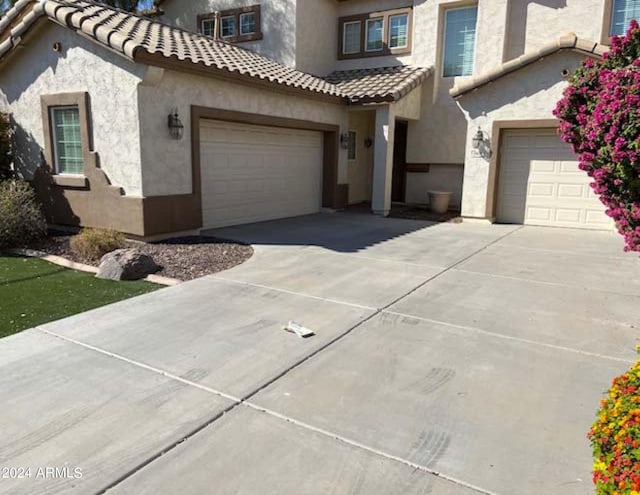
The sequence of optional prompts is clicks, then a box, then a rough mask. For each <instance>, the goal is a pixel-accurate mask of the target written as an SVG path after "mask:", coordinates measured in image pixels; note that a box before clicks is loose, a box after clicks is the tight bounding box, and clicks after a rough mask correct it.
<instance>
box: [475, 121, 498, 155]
mask: <svg viewBox="0 0 640 495" xmlns="http://www.w3.org/2000/svg"><path fill="white" fill-rule="evenodd" d="M471 146H472V147H473V149H474V150H476V151H477V152H478V153H479V155H480V156H481V157H483V158H486V159H489V158H491V155H492V153H493V152H492V151H491V140H490V139H489V136H488V135H486V134H485V132H484V131H483V130H482V128H481V127H480V126H478V130H477V131H476V133H475V134H474V136H473V138H472V140H471Z"/></svg>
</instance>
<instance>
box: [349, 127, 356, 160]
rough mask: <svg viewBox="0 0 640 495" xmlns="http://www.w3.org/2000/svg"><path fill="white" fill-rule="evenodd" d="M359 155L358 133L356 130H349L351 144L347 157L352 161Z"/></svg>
mask: <svg viewBox="0 0 640 495" xmlns="http://www.w3.org/2000/svg"><path fill="white" fill-rule="evenodd" d="M357 157H358V134H357V133H356V131H349V146H348V148H347V158H348V159H349V160H351V161H353V160H355V159H356V158H357Z"/></svg>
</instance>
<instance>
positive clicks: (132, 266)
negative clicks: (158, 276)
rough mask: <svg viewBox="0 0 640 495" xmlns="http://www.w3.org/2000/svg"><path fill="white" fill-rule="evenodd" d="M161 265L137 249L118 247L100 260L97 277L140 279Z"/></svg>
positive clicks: (158, 268) (154, 271) (155, 270)
mask: <svg viewBox="0 0 640 495" xmlns="http://www.w3.org/2000/svg"><path fill="white" fill-rule="evenodd" d="M158 270H160V267H159V266H158V265H157V264H156V262H155V261H153V258H152V257H151V256H149V255H147V254H144V253H142V252H140V251H138V250H137V249H116V250H115V251H112V252H111V253H107V254H105V255H104V256H103V257H102V259H101V260H100V267H99V268H98V274H97V275H96V277H98V278H104V279H108V280H140V279H142V278H145V277H146V276H147V275H149V274H151V273H156V272H157V271H158Z"/></svg>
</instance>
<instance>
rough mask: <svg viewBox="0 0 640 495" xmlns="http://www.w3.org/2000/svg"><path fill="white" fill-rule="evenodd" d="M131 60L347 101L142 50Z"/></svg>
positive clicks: (200, 74) (334, 101) (258, 85)
mask: <svg viewBox="0 0 640 495" xmlns="http://www.w3.org/2000/svg"><path fill="white" fill-rule="evenodd" d="M132 60H133V61H134V62H137V63H141V64H144V65H151V66H154V67H160V68H163V69H168V70H175V71H177V72H187V73H190V74H195V75H199V76H205V77H211V76H214V77H215V78H216V79H222V80H226V81H232V82H235V83H242V84H244V85H246V86H253V87H259V88H268V89H270V90H271V91H275V92H279V93H285V94H294V95H296V96H304V97H305V98H311V99H318V100H322V101H325V102H331V103H338V104H346V103H348V99H347V98H346V97H345V96H341V95H332V94H329V93H323V92H320V91H313V90H309V89H305V88H296V87H294V86H287V85H285V84H281V83H278V82H275V81H270V80H268V79H260V78H257V77H253V76H251V75H249V74H243V73H240V72H232V71H230V70H227V69H220V68H218V67H213V66H207V65H204V64H202V63H194V62H191V61H188V60H181V59H179V58H178V57H176V56H172V57H170V58H168V57H165V56H164V55H162V54H160V53H150V52H148V51H146V50H144V49H139V50H136V51H135V52H134V54H133V57H132Z"/></svg>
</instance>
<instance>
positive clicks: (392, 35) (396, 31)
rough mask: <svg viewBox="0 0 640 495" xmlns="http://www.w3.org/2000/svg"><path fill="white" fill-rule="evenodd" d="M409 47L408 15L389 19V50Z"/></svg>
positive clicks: (399, 15) (393, 16)
mask: <svg viewBox="0 0 640 495" xmlns="http://www.w3.org/2000/svg"><path fill="white" fill-rule="evenodd" d="M407 46H409V14H398V15H392V16H390V17H389V48H406V47H407Z"/></svg>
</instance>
